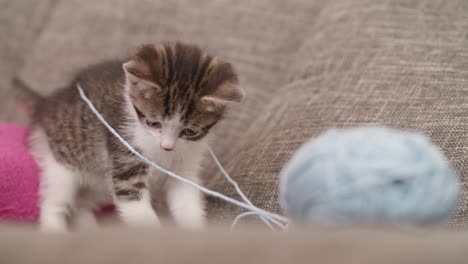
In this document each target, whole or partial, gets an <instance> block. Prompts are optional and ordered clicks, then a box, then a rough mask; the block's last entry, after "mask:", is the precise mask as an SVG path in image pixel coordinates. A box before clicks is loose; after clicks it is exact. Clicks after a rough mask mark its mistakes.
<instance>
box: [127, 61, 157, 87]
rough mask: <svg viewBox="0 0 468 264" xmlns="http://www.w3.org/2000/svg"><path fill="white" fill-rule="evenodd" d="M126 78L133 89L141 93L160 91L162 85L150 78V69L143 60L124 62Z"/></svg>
mask: <svg viewBox="0 0 468 264" xmlns="http://www.w3.org/2000/svg"><path fill="white" fill-rule="evenodd" d="M123 69H124V71H125V79H126V82H127V84H128V86H129V88H130V89H131V90H135V91H138V92H141V93H144V94H145V93H146V92H148V91H153V92H154V91H156V92H159V91H160V90H161V87H159V85H157V84H156V83H154V82H153V81H151V80H150V78H149V77H148V76H149V69H148V67H147V66H146V65H144V64H143V63H141V62H138V61H135V60H130V61H128V62H126V63H124V64H123Z"/></svg>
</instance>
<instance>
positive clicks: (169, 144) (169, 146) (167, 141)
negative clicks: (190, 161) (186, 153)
mask: <svg viewBox="0 0 468 264" xmlns="http://www.w3.org/2000/svg"><path fill="white" fill-rule="evenodd" d="M175 143H176V141H175V140H174V139H172V138H163V140H162V141H161V145H160V146H161V148H162V149H163V150H165V151H171V150H173V149H174V148H175Z"/></svg>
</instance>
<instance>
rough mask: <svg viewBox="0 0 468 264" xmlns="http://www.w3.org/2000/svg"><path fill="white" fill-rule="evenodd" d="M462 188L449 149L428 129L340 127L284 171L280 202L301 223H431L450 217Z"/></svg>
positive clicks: (303, 151)
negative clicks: (443, 150)
mask: <svg viewBox="0 0 468 264" xmlns="http://www.w3.org/2000/svg"><path fill="white" fill-rule="evenodd" d="M459 189H460V187H459V182H458V177H457V175H456V174H455V173H454V171H453V169H452V167H451V166H450V164H449V163H448V161H447V160H446V158H445V157H444V155H443V154H442V153H441V152H440V151H439V149H438V148H437V147H436V146H434V145H433V144H432V143H431V142H430V140H429V139H428V138H427V137H426V136H424V135H422V134H418V133H409V132H404V131H400V130H396V129H390V128H380V127H365V128H352V129H334V130H329V131H327V132H325V133H324V134H322V135H320V136H319V137H318V138H316V139H314V140H311V141H310V142H308V143H306V144H305V145H304V146H303V147H302V148H301V149H300V150H299V151H298V152H297V153H296V154H295V155H294V156H293V158H292V159H291V160H290V161H289V163H288V164H287V165H286V166H285V168H284V169H283V170H282V172H281V183H280V200H281V201H280V203H281V206H282V208H283V209H284V211H285V213H286V214H287V215H288V216H289V217H290V218H291V219H292V220H293V222H296V223H320V224H431V223H439V222H441V221H444V220H446V219H447V218H448V217H449V216H450V214H451V212H452V211H453V210H454V209H455V208H456V205H457V201H458V196H459Z"/></svg>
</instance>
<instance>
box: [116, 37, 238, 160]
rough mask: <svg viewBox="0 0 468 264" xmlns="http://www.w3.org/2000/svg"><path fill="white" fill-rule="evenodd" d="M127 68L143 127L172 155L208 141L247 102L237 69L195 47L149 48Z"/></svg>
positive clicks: (131, 94) (143, 50)
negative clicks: (179, 147)
mask: <svg viewBox="0 0 468 264" xmlns="http://www.w3.org/2000/svg"><path fill="white" fill-rule="evenodd" d="M123 68H124V70H125V77H126V85H127V88H128V91H129V94H130V98H131V100H132V103H133V107H134V110H135V112H136V113H137V115H138V117H139V120H140V122H142V124H143V126H144V127H145V129H147V130H148V131H149V132H150V133H151V134H153V135H154V136H155V137H157V138H159V141H160V146H161V148H162V149H164V150H168V151H169V150H172V149H174V148H175V146H176V141H177V140H178V139H182V140H189V141H196V140H200V139H202V138H203V137H205V136H206V135H207V133H208V132H209V131H210V129H211V128H212V127H213V126H214V125H215V124H216V123H217V122H218V121H219V120H220V119H221V118H222V117H223V114H224V111H225V110H226V107H227V106H228V104H229V103H231V102H239V101H241V100H242V98H243V97H244V91H243V90H242V89H241V88H240V87H239V86H238V78H237V74H236V73H235V71H234V69H233V68H232V66H231V64H229V63H227V62H224V61H222V60H220V59H219V58H217V57H213V56H211V55H209V54H207V53H205V52H203V51H202V50H201V49H200V48H198V47H196V46H193V45H187V44H182V43H170V44H164V45H144V46H142V47H141V48H139V49H138V50H137V51H136V52H135V53H134V55H133V56H132V57H131V59H130V60H129V61H128V62H126V63H124V64H123Z"/></svg>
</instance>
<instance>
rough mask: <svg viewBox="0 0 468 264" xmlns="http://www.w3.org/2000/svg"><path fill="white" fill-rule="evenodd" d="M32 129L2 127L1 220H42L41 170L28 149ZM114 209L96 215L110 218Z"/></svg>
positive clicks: (104, 209)
mask: <svg viewBox="0 0 468 264" xmlns="http://www.w3.org/2000/svg"><path fill="white" fill-rule="evenodd" d="M28 133H29V129H28V128H27V127H24V126H20V125H15V124H1V123H0V220H8V221H16V222H35V221H37V219H38V216H39V206H38V205H39V178H40V176H39V168H38V167H37V165H36V162H35V160H34V158H33V157H32V156H31V154H30V152H29V149H28V146H27V140H28ZM113 212H114V206H113V205H107V206H104V207H103V208H102V209H100V210H98V211H97V212H96V213H97V215H98V216H106V215H108V214H109V213H113Z"/></svg>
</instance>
